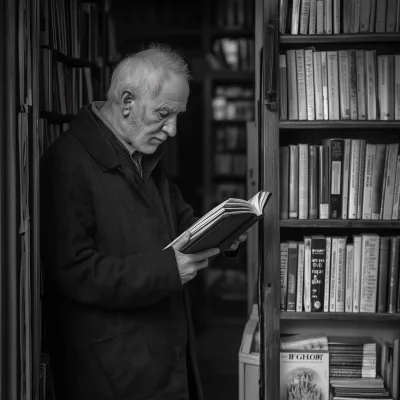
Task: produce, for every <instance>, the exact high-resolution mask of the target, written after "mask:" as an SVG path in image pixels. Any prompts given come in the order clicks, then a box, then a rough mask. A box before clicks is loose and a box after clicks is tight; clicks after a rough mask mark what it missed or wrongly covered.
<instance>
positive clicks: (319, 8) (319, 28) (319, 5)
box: [317, 0, 324, 35]
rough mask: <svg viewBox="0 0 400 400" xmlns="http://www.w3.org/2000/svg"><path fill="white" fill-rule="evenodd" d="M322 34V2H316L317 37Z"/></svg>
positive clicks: (320, 0)
mask: <svg viewBox="0 0 400 400" xmlns="http://www.w3.org/2000/svg"><path fill="white" fill-rule="evenodd" d="M323 33H324V0H317V35H323Z"/></svg>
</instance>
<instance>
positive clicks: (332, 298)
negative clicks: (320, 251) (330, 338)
mask: <svg viewBox="0 0 400 400" xmlns="http://www.w3.org/2000/svg"><path fill="white" fill-rule="evenodd" d="M337 267H338V238H337V237H332V247H331V280H330V288H329V312H335V311H336V279H337V278H336V275H337Z"/></svg>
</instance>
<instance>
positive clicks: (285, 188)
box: [279, 146, 289, 219]
mask: <svg viewBox="0 0 400 400" xmlns="http://www.w3.org/2000/svg"><path fill="white" fill-rule="evenodd" d="M279 206H280V217H281V219H288V218H289V147H288V146H283V147H280V148H279Z"/></svg>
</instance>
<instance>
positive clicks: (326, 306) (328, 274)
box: [324, 236, 332, 312]
mask: <svg viewBox="0 0 400 400" xmlns="http://www.w3.org/2000/svg"><path fill="white" fill-rule="evenodd" d="M325 240H326V247H325V290H324V312H329V297H330V281H331V253H332V237H331V236H327V237H325Z"/></svg>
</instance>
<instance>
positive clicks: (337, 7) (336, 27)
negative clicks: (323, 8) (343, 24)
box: [333, 0, 346, 35]
mask: <svg viewBox="0 0 400 400" xmlns="http://www.w3.org/2000/svg"><path fill="white" fill-rule="evenodd" d="M344 1H346V0H344ZM341 9H342V7H341V0H333V33H334V34H335V35H338V34H339V33H340V17H341V16H340V12H341Z"/></svg>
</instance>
